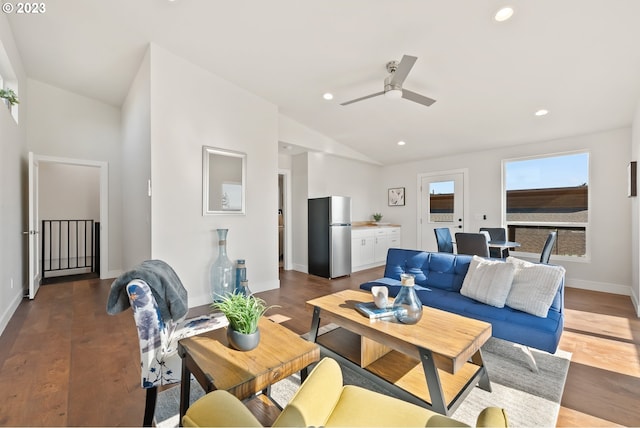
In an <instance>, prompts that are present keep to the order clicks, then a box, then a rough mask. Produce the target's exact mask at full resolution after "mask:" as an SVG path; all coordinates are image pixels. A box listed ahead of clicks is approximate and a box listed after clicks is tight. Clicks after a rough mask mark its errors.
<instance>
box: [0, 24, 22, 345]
mask: <svg viewBox="0 0 640 428" xmlns="http://www.w3.org/2000/svg"><path fill="white" fill-rule="evenodd" d="M0 42H1V43H2V46H3V47H4V50H5V52H6V54H7V56H8V58H9V61H10V62H11V66H12V68H13V72H14V73H15V74H16V77H17V79H18V84H19V86H20V91H19V96H20V99H21V101H22V105H23V106H24V105H25V104H26V101H25V100H26V99H27V88H26V83H27V81H26V75H25V73H24V70H23V67H22V60H21V59H20V56H19V54H18V50H17V48H16V45H15V42H14V40H13V36H12V34H11V31H10V30H9V23H8V22H7V17H6V16H5V15H4V14H2V15H0ZM25 123H26V112H25V109H24V108H22V109H21V110H20V125H18V124H17V123H16V122H15V121H14V120H13V117H12V116H11V115H10V113H9V110H8V109H7V108H6V107H5V106H4V104H2V105H0V333H2V332H3V331H4V329H5V327H6V326H7V323H8V322H9V320H10V319H11V316H12V315H13V313H14V312H15V310H16V308H17V307H18V305H19V304H20V302H21V301H22V296H23V287H26V279H27V275H26V269H27V265H26V243H27V240H26V238H25V237H24V235H22V231H24V230H27V217H26V216H27V205H26V202H27V201H26V198H24V196H23V195H24V194H23V191H24V186H23V183H24V180H25V178H26V160H25V159H26V151H25V144H24V141H25V134H26V131H25V129H26V126H25Z"/></svg>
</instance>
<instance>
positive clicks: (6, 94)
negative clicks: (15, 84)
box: [0, 89, 20, 105]
mask: <svg viewBox="0 0 640 428" xmlns="http://www.w3.org/2000/svg"><path fill="white" fill-rule="evenodd" d="M0 98H4V99H5V100H7V101H9V104H11V105H15V104H20V100H18V96H17V95H16V93H15V92H13V89H0Z"/></svg>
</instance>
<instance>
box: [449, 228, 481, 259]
mask: <svg viewBox="0 0 640 428" xmlns="http://www.w3.org/2000/svg"><path fill="white" fill-rule="evenodd" d="M456 247H457V248H458V254H469V255H475V256H480V257H489V243H488V242H487V238H486V236H485V235H484V234H483V233H463V232H458V233H456Z"/></svg>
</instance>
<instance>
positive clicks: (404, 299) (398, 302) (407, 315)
mask: <svg viewBox="0 0 640 428" xmlns="http://www.w3.org/2000/svg"><path fill="white" fill-rule="evenodd" d="M400 277H401V281H402V287H400V291H399V292H398V295H397V296H396V298H395V299H394V301H393V312H394V314H395V316H396V319H397V320H398V321H400V322H401V323H403V324H415V323H417V322H418V321H420V318H422V302H421V301H420V299H419V298H418V295H417V294H416V290H415V289H414V288H413V286H414V283H415V279H414V276H413V275H411V274H402V275H400Z"/></svg>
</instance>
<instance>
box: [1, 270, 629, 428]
mask: <svg viewBox="0 0 640 428" xmlns="http://www.w3.org/2000/svg"><path fill="white" fill-rule="evenodd" d="M381 274H382V270H381V269H380V268H376V269H371V270H368V271H363V272H358V273H355V274H353V275H352V276H351V277H348V278H341V279H337V280H332V281H329V280H326V279H323V278H318V277H313V276H308V275H305V274H301V273H299V272H294V271H288V272H284V271H283V272H281V278H280V279H281V288H280V289H278V290H272V291H268V292H265V293H260V294H261V296H262V297H263V298H265V299H266V300H267V301H268V303H270V304H278V305H280V306H281V307H280V308H278V309H274V310H272V311H271V312H270V314H271V315H275V316H277V317H279V318H280V320H281V321H282V320H284V321H282V323H283V325H285V326H287V327H288V328H290V329H291V330H293V331H295V332H297V333H300V334H301V333H305V332H306V331H307V330H308V329H309V325H310V323H311V312H310V311H309V309H308V308H306V307H305V305H304V302H305V301H306V300H308V299H310V298H313V297H317V296H322V295H325V294H328V293H331V292H334V291H338V290H342V289H346V288H357V287H358V285H359V284H360V283H361V282H364V281H365V280H368V279H372V278H376V277H379V276H381ZM110 284H111V281H110V280H108V281H100V280H97V279H92V280H80V281H73V282H66V283H60V284H53V285H46V286H43V287H41V288H40V291H39V292H38V296H37V298H36V299H35V300H33V301H28V300H25V301H24V302H22V303H21V304H20V307H19V308H18V310H17V312H16V314H15V315H14V316H13V318H12V319H11V321H10V323H9V325H8V326H7V328H6V330H5V331H4V333H3V334H2V336H0V425H2V426H136V425H138V426H139V425H140V423H141V421H142V414H143V409H144V391H143V390H142V389H141V388H140V373H139V355H138V352H139V351H138V338H137V333H136V329H135V325H134V322H133V316H132V314H131V312H130V311H126V312H123V313H121V314H119V315H116V316H109V315H107V314H106V311H105V305H106V299H107V295H108V292H109V286H110ZM565 305H566V308H567V320H566V326H565V327H566V328H565V332H564V334H563V337H562V341H561V343H560V348H561V349H563V350H566V351H570V352H572V353H573V357H572V362H571V366H570V369H569V374H568V378H567V383H566V387H565V391H564V395H563V399H562V408H561V409H560V416H559V419H558V426H616V425H623V426H639V425H640V406H638V400H639V398H640V320H639V319H638V318H637V317H636V316H635V313H634V311H633V307H632V304H631V301H630V299H629V298H628V297H626V296H617V295H609V294H603V293H596V292H590V291H584V290H576V289H571V288H568V289H567V293H566V302H565ZM206 311H208V307H207V306H203V307H198V308H194V309H192V310H191V311H190V314H191V315H195V314H199V313H203V312H206ZM523 405H526V403H523Z"/></svg>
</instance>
